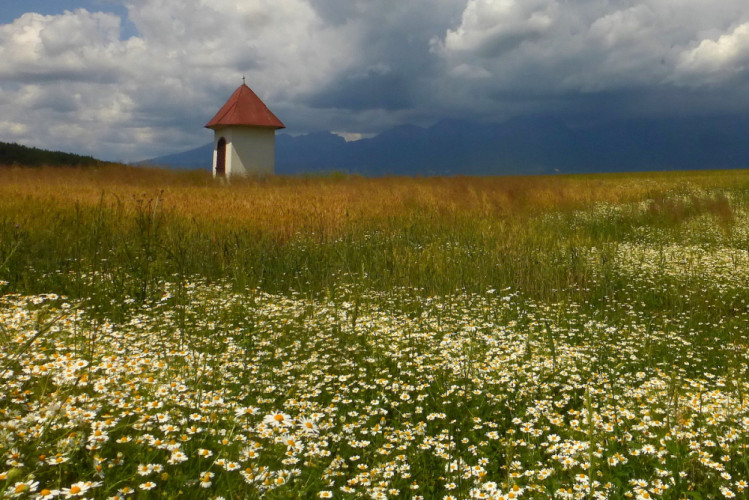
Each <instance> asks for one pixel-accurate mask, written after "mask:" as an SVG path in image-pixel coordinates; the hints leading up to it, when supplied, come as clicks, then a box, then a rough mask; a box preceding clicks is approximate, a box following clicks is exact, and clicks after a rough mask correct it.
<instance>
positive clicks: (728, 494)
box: [720, 486, 736, 498]
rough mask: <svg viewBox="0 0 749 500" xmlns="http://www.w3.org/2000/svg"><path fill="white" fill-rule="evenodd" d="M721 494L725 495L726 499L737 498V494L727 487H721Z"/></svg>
mask: <svg viewBox="0 0 749 500" xmlns="http://www.w3.org/2000/svg"><path fill="white" fill-rule="evenodd" d="M720 492H721V493H723V496H724V497H726V498H733V497H735V496H736V493H734V492H733V491H731V490H730V489H729V488H727V487H725V486H721V487H720Z"/></svg>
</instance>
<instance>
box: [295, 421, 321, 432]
mask: <svg viewBox="0 0 749 500" xmlns="http://www.w3.org/2000/svg"><path fill="white" fill-rule="evenodd" d="M299 428H300V429H301V430H302V432H303V433H304V434H308V435H315V434H317V433H318V430H317V424H315V421H314V420H312V419H309V418H302V419H300V420H299Z"/></svg>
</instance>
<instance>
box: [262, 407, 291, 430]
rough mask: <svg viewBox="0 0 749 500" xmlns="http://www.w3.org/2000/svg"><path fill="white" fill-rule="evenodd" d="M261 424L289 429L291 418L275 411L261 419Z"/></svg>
mask: <svg viewBox="0 0 749 500" xmlns="http://www.w3.org/2000/svg"><path fill="white" fill-rule="evenodd" d="M263 423H264V424H266V425H270V426H271V427H289V426H290V425H291V417H290V416H289V415H287V414H285V413H284V412H282V411H276V412H273V413H269V414H268V415H266V416H265V417H264V418H263Z"/></svg>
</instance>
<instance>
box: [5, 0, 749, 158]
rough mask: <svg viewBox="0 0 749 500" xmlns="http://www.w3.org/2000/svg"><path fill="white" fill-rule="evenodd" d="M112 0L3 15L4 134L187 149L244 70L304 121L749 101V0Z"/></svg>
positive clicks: (203, 134) (709, 110)
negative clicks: (115, 10) (111, 7)
mask: <svg viewBox="0 0 749 500" xmlns="http://www.w3.org/2000/svg"><path fill="white" fill-rule="evenodd" d="M88 5H89V6H90V4H88ZM119 5H121V6H122V7H124V8H126V9H127V18H123V17H122V16H120V15H115V14H112V13H104V12H94V11H92V10H85V9H77V10H70V11H65V12H64V13H62V14H58V15H46V16H45V15H40V14H33V13H27V14H24V15H23V16H21V17H19V18H17V19H15V20H13V21H12V22H10V23H8V24H4V25H0V108H1V111H2V112H1V113H0V139H1V140H16V141H20V142H23V143H27V144H32V145H38V146H43V147H54V148H59V149H66V150H73V151H80V152H85V153H89V154H94V155H97V156H100V157H104V158H110V159H124V160H137V159H141V158H144V157H148V156H155V155H158V154H164V153H169V152H174V151H180V150H183V149H188V148H190V147H194V146H196V145H199V144H201V143H204V142H207V141H208V140H209V139H210V132H208V131H205V130H203V128H202V125H203V124H204V123H205V122H206V121H207V120H208V119H209V118H210V117H211V116H212V115H213V113H215V111H216V110H217V109H218V107H219V106H220V105H221V104H223V102H224V100H225V99H226V98H228V96H229V95H230V94H231V92H232V91H233V90H234V88H236V86H237V85H238V84H239V82H240V77H241V76H242V74H245V75H246V76H247V79H248V84H250V86H251V87H252V88H253V89H254V90H255V91H256V92H257V93H258V94H259V95H260V96H261V97H262V98H263V99H264V100H265V101H266V103H267V104H268V105H269V106H270V107H271V109H273V110H274V112H276V114H277V115H278V116H279V117H280V118H281V119H282V120H283V121H284V122H285V123H286V124H287V126H288V127H289V131H290V132H293V133H303V132H308V131H314V130H337V131H342V132H352V133H374V132H378V131H379V130H382V129H383V128H385V127H390V126H393V125H397V124H399V123H406V122H410V123H419V124H428V123H430V122H434V121H436V120H439V119H440V118H442V117H453V118H464V119H476V120H486V121H499V120H503V119H507V118H510V117H512V116H518V115H522V114H526V113H533V114H538V113H553V114H556V115H558V116H562V117H567V118H568V119H569V120H588V119H594V118H601V117H606V116H611V117H616V116H622V115H633V114H634V115H638V114H639V115H666V116H670V115H688V114H690V113H691V114H716V113H736V112H742V113H743V112H744V111H745V110H746V106H747V105H749V92H747V91H749V88H748V87H749V7H746V6H745V2H743V0H724V1H722V2H717V3H715V2H704V1H703V0H578V1H575V2H571V1H565V0H410V1H408V2H403V1H401V0H348V1H345V0H326V1H321V0H252V1H248V2H236V1H235V0H210V1H209V0H159V1H156V0H121V1H120V2H119ZM119 11H122V9H121V8H120V10H119ZM123 26H127V27H128V28H127V29H125V28H123ZM131 27H132V28H131Z"/></svg>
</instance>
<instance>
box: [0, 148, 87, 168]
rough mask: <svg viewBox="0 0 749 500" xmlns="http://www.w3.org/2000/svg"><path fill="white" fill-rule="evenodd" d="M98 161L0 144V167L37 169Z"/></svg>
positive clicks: (59, 152) (73, 155) (79, 156)
mask: <svg viewBox="0 0 749 500" xmlns="http://www.w3.org/2000/svg"><path fill="white" fill-rule="evenodd" d="M100 163H101V161H100V160H97V159H96V158H93V157H91V156H81V155H76V154H73V153H63V152H61V151H48V150H46V149H39V148H31V147H28V146H22V145H20V144H15V143H8V142H0V166H24V167H37V166H40V165H50V166H78V165H99V164H100Z"/></svg>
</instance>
